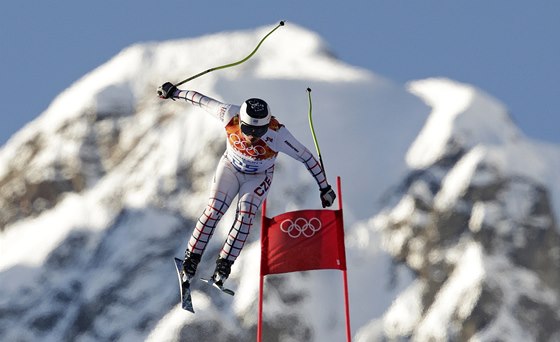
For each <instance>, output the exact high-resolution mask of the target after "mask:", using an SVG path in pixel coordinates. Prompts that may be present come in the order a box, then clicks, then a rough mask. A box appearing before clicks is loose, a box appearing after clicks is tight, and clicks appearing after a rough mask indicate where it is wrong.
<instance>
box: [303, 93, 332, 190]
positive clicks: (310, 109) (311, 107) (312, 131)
mask: <svg viewBox="0 0 560 342" xmlns="http://www.w3.org/2000/svg"><path fill="white" fill-rule="evenodd" d="M307 98H308V99H309V127H310V128H311V135H312V136H313V142H314V143H315V149H316V150H317V155H318V157H319V163H320V164H321V168H322V169H323V173H324V174H325V179H326V178H327V171H325V165H323V157H322V156H321V149H320V148H319V143H318V142H317V136H316V135H315V128H313V117H312V116H311V112H312V110H313V104H312V103H311V88H307Z"/></svg>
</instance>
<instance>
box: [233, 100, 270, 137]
mask: <svg viewBox="0 0 560 342" xmlns="http://www.w3.org/2000/svg"><path fill="white" fill-rule="evenodd" d="M271 117H272V114H271V112H270V107H268V104H267V103H266V102H265V101H264V100H261V99H256V98H252V99H248V100H247V101H245V102H243V104H242V105H241V109H240V110H239V119H240V123H239V124H240V126H241V132H243V134H245V135H251V136H255V137H262V136H263V135H264V134H265V133H266V131H267V130H268V124H269V123H270V118H271Z"/></svg>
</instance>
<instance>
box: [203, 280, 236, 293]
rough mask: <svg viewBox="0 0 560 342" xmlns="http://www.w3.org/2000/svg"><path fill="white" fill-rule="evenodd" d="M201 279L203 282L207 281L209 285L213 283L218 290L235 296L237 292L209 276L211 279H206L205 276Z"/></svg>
mask: <svg viewBox="0 0 560 342" xmlns="http://www.w3.org/2000/svg"><path fill="white" fill-rule="evenodd" d="M200 280H202V281H203V282H205V283H207V284H208V285H212V286H213V287H215V288H217V289H218V290H220V291H222V292H223V293H226V294H228V295H230V296H234V295H235V292H234V291H233V290H231V289H228V288H225V287H224V285H222V284H219V283H216V282H215V281H214V279H212V278H209V279H205V278H200Z"/></svg>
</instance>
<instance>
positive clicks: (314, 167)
mask: <svg viewBox="0 0 560 342" xmlns="http://www.w3.org/2000/svg"><path fill="white" fill-rule="evenodd" d="M278 133H279V134H280V135H281V136H282V139H281V141H282V143H281V144H280V150H281V151H282V152H284V153H286V154H287V155H289V156H290V157H292V158H294V159H296V160H299V161H300V162H302V163H303V164H304V165H305V167H306V168H307V170H308V171H309V173H311V175H312V176H313V178H315V181H316V182H317V185H319V191H320V192H321V195H320V197H321V204H322V205H323V208H326V207H330V206H331V205H332V204H333V203H334V200H335V199H336V194H335V192H334V190H333V189H332V187H331V186H330V185H329V183H328V181H327V178H326V177H325V172H324V170H323V168H322V167H321V163H319V161H318V160H317V159H316V158H315V156H313V154H312V153H311V152H310V151H309V150H308V149H307V147H305V146H304V145H303V144H302V143H300V142H299V141H298V140H297V139H296V138H295V137H294V136H293V135H292V134H291V133H290V131H288V129H287V128H286V127H284V126H282V127H281V128H280V129H279V130H278Z"/></svg>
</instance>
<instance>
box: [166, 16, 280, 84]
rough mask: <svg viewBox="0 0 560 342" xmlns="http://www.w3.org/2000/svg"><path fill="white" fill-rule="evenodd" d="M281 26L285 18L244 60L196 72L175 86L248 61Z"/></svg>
mask: <svg viewBox="0 0 560 342" xmlns="http://www.w3.org/2000/svg"><path fill="white" fill-rule="evenodd" d="M280 26H284V21H283V20H282V21H280V23H279V24H278V25H276V27H275V28H273V29H272V30H271V31H270V32H268V34H267V35H266V36H264V38H263V39H261V41H260V42H259V44H257V47H255V49H254V50H253V52H251V53H250V54H249V55H247V57H245V58H243V59H242V60H239V61H237V62H233V63H230V64H224V65H220V66H217V67H214V68H210V69H208V70H205V71H202V72H200V73H198V74H196V75H194V76H191V77H189V78H187V79H185V80H182V81H181V82H179V83H177V84H175V86H176V87H178V86H180V85H181V84H183V83H186V82H188V81H192V80H194V79H195V78H198V77H200V76H202V75H206V74H207V73H209V72H212V71H215V70H220V69H225V68H229V67H232V66H236V65H239V64H241V63H244V62H245V61H247V60H248V59H249V58H251V57H253V55H254V54H255V52H257V50H258V49H259V47H260V46H261V44H262V43H263V42H264V40H265V39H266V38H268V36H270V35H271V34H272V33H273V32H274V31H276V30H277V29H278V28H279V27H280Z"/></svg>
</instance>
